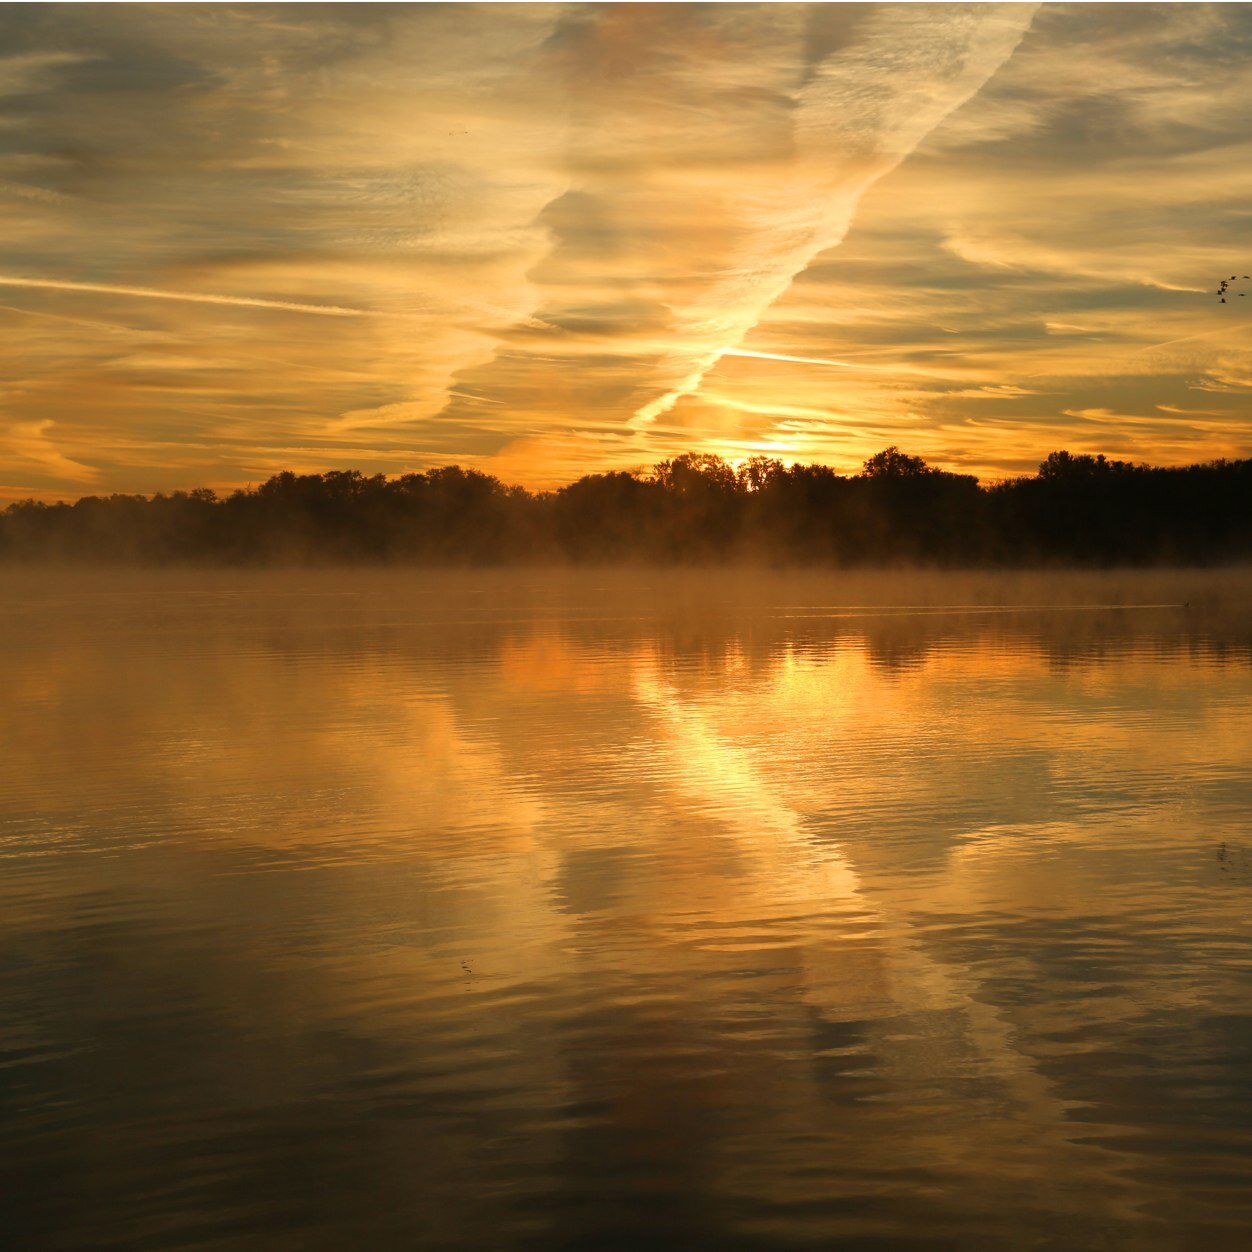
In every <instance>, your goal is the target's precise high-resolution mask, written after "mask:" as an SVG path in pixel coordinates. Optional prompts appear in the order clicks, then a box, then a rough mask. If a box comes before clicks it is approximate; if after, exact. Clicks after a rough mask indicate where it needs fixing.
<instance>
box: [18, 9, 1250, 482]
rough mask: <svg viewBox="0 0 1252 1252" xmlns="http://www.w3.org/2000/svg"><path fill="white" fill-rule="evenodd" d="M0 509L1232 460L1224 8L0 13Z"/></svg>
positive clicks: (1238, 350)
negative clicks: (396, 481) (404, 487)
mask: <svg viewBox="0 0 1252 1252" xmlns="http://www.w3.org/2000/svg"><path fill="white" fill-rule="evenodd" d="M0 31H2V33H3V40H2V41H0V47H2V48H3V49H4V50H5V51H4V53H3V55H0V223H2V225H3V231H2V232H0V239H2V240H3V245H0V248H2V251H3V255H0V288H3V292H2V295H3V303H2V304H0V332H2V335H3V338H2V339H0V343H2V345H3V346H2V347H0V360H2V361H3V365H4V373H3V376H2V378H0V466H2V470H0V496H7V497H16V496H24V495H32V494H33V495H39V496H45V497H56V496H69V497H72V496H74V495H77V494H81V493H82V491H83V490H86V489H90V490H94V491H108V490H127V491H154V490H158V489H169V488H173V487H190V486H196V485H202V484H210V485H215V486H219V487H226V486H233V485H242V484H244V483H248V482H255V481H257V480H259V479H260V478H263V477H265V476H267V475H268V474H270V473H273V472H275V471H276V470H278V469H283V468H293V469H297V470H321V469H327V468H335V467H355V468H361V469H364V470H367V471H370V472H376V471H383V472H388V473H397V472H401V471H405V470H410V469H421V468H425V467H428V466H430V465H436V464H445V463H448V462H453V461H457V462H460V463H462V464H467V465H475V466H478V467H480V468H484V469H487V470H490V471H491V472H495V473H498V474H500V475H501V476H502V477H505V478H506V479H508V480H510V481H520V482H523V483H525V484H526V485H529V486H547V485H552V484H554V483H559V482H563V481H568V480H569V479H570V478H572V477H575V476H577V475H579V474H582V473H586V472H589V471H592V470H600V469H611V468H623V467H632V466H640V465H646V464H649V463H651V462H652V461H654V460H657V459H659V458H661V457H664V456H668V455H672V454H674V453H676V452H679V451H683V450H687V449H693V450H709V451H717V452H720V453H723V454H726V455H730V456H735V455H748V454H750V453H752V452H755V451H761V450H769V451H772V452H774V453H775V454H777V455H782V456H784V457H786V458H788V459H790V458H796V459H801V460H821V461H826V462H829V463H832V464H834V465H835V466H836V467H837V468H839V469H842V470H848V469H851V468H853V467H855V466H856V465H857V464H858V463H859V461H860V460H861V459H863V458H864V457H865V456H866V455H868V454H870V453H872V452H874V451H876V450H877V449H879V448H881V447H883V446H884V445H886V444H888V443H898V444H900V445H901V446H904V447H906V448H907V449H909V450H910V451H912V452H915V453H919V454H921V455H924V456H927V457H929V458H931V459H933V460H935V461H936V462H938V463H940V464H943V465H945V466H946V467H948V468H953V469H962V470H967V471H971V472H976V473H979V474H981V475H983V476H984V477H995V476H998V475H1003V474H1007V473H1015V472H1019V471H1025V470H1030V469H1032V468H1033V467H1034V465H1035V464H1036V463H1037V462H1038V460H1039V459H1041V458H1042V457H1043V456H1044V455H1046V453H1047V452H1049V451H1051V450H1053V449H1054V448H1058V447H1069V448H1072V449H1073V450H1075V451H1093V452H1095V451H1103V452H1106V453H1108V454H1110V455H1115V456H1122V457H1129V458H1131V459H1136V460H1142V459H1147V460H1158V461H1163V462H1177V461H1190V460H1203V459H1208V458H1211V457H1216V456H1239V455H1248V453H1249V451H1250V445H1252V440H1250V439H1249V436H1248V395H1249V388H1250V387H1252V354H1250V346H1252V334H1250V333H1249V328H1250V326H1252V313H1250V312H1249V310H1248V309H1247V308H1245V307H1244V306H1245V305H1247V304H1252V301H1249V300H1242V301H1240V300H1232V301H1231V302H1230V303H1229V304H1227V305H1226V306H1219V305H1218V303H1217V301H1216V299H1215V298H1214V297H1213V295H1212V292H1211V291H1210V288H1211V287H1213V286H1215V285H1216V281H1217V279H1218V277H1219V276H1221V275H1223V274H1229V273H1231V272H1238V273H1243V272H1244V270H1247V269H1249V268H1252V255H1249V252H1248V243H1247V238H1246V229H1245V224H1246V206H1247V204H1248V203H1249V200H1250V199H1252V194H1250V193H1252V162H1249V160H1248V157H1249V156H1250V155H1252V141H1249V140H1248V138H1247V134H1246V117H1247V116H1248V114H1249V111H1250V110H1252V58H1249V57H1248V55H1247V53H1248V51H1249V48H1252V14H1249V12H1248V10H1247V9H1246V7H1244V6H1240V5H1216V6H1183V5H1177V6H1164V7H1151V6H1141V5H1134V4H1131V5H1119V6H1112V7H1106V6H1087V5H1074V6H1068V5H1044V6H1041V7H1036V6H1033V5H1018V4H1006V5H995V4H990V5H943V4H938V5H881V6H876V5H791V4H781V5H754V4H743V5H684V4H674V5H574V4H562V5H544V4H520V5H501V6H492V5H456V6H435V5H429V6H428V5H404V4H401V5H387V6H363V7H358V8H341V7H338V6H317V5H312V6H302V5H290V6H282V7H281V8H280V7H271V6H265V5H252V6H232V7H227V6H219V5H212V4H210V5H197V6H168V7H166V6H162V5H133V6H132V5H126V6H108V7H103V6H90V5H84V6H78V5H56V6H53V5H40V4H34V5H14V6H8V7H6V8H5V9H4V11H3V13H0Z"/></svg>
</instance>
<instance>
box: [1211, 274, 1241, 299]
mask: <svg viewBox="0 0 1252 1252" xmlns="http://www.w3.org/2000/svg"><path fill="white" fill-rule="evenodd" d="M1238 277H1239V275H1238V274H1231V276H1230V277H1229V278H1223V279H1222V280H1221V282H1220V283H1218V284H1217V297H1218V299H1219V300H1220V301H1221V303H1222V304H1225V303H1226V293H1227V292H1230V294H1231V295H1232V296H1236V295H1237V296H1245V295H1247V292H1245V291H1230V284H1231V283H1233V282H1234V281H1235V280H1236V279H1237V278H1238ZM1247 277H1248V275H1247V274H1245V275H1244V278H1247Z"/></svg>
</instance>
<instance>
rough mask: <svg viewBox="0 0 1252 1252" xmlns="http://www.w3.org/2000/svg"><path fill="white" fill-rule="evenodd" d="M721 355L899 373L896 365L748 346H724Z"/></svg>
mask: <svg viewBox="0 0 1252 1252" xmlns="http://www.w3.org/2000/svg"><path fill="white" fill-rule="evenodd" d="M718 355H719V356H742V357H750V358H751V359H752V360H754V361H790V362H792V363H793V364H795V365H830V366H833V367H834V368H836V369H842V370H887V371H889V372H891V373H897V372H898V370H897V369H896V367H895V366H894V365H870V364H868V363H867V362H864V361H840V360H838V359H837V358H835V357H821V356H788V355H787V354H786V353H783V352H751V351H749V350H748V349H747V348H723V349H722V351H721V352H720V353H719V354H718Z"/></svg>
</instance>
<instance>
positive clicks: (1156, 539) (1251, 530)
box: [0, 447, 1252, 567]
mask: <svg viewBox="0 0 1252 1252" xmlns="http://www.w3.org/2000/svg"><path fill="white" fill-rule="evenodd" d="M1250 557H1252V459H1246V460H1234V461H1228V460H1219V461H1212V462H1208V463H1205V464H1197V465H1188V466H1181V467H1153V466H1149V465H1140V464H1132V463H1130V462H1126V461H1119V460H1110V459H1107V458H1105V457H1104V456H1089V455H1073V454H1071V453H1069V452H1053V453H1051V454H1050V455H1049V456H1048V457H1047V458H1046V459H1045V460H1044V461H1043V462H1042V464H1041V465H1040V466H1039V470H1038V472H1037V473H1036V474H1033V475H1029V476H1023V477H1018V478H1012V479H1008V480H1005V481H1001V482H996V483H993V484H989V485H982V484H980V483H979V482H978V480H977V479H976V478H974V477H973V476H971V475H965V474H954V473H949V472H947V471H944V470H940V469H937V468H935V467H933V466H930V465H928V464H927V463H926V462H925V461H924V460H922V459H921V458H920V457H915V456H909V455H907V454H906V453H904V452H901V451H900V449H898V448H895V447H891V448H887V449H885V450H884V451H882V452H879V453H877V454H876V455H875V456H872V457H870V458H869V459H868V460H867V461H866V462H865V463H864V465H863V466H862V467H861V469H860V470H859V472H857V473H854V474H849V475H840V474H838V473H836V472H835V471H834V470H833V469H831V468H830V467H828V466H825V465H815V464H810V465H800V464H793V465H784V464H783V463H782V462H781V461H778V460H775V459H772V458H767V457H753V458H752V459H750V460H748V461H746V462H744V463H743V464H742V465H739V466H737V467H735V466H732V465H730V464H728V463H727V462H726V461H724V460H722V459H721V458H719V457H716V456H711V455H708V454H705V453H686V454H684V455H682V456H677V457H674V458H672V459H670V460H666V461H661V462H660V463H658V464H657V465H655V466H653V467H652V469H651V470H650V471H646V472H615V473H605V474H590V475H587V476H585V477H583V478H580V479H578V480H577V481H576V482H573V483H570V484H569V485H567V486H565V487H562V488H560V489H558V490H555V491H541V492H530V491H527V490H525V489H523V488H521V487H516V486H507V485H505V484H503V483H501V482H500V481H499V480H498V479H496V478H493V477H492V476H490V475H488V474H484V473H481V472H479V471H477V470H472V469H463V468H461V467H459V466H455V465H450V466H445V467H442V468H439V469H431V470H427V471H426V472H424V473H410V474H403V475H400V476H398V477H394V478H387V477H385V476H384V475H382V474H375V475H366V474H363V473H361V472H359V471H356V470H332V471H329V472H327V473H323V474H296V473H291V472H285V473H281V474H276V475H274V476H273V477H272V478H270V479H269V480H268V481H267V482H264V483H262V484H261V485H260V486H258V487H252V488H247V489H243V490H238V491H234V492H231V493H230V494H226V495H221V496H219V495H218V494H217V493H215V492H214V491H211V490H209V489H207V488H204V489H199V490H194V491H174V492H170V493H168V494H167V493H158V494H156V495H153V496H150V497H149V496H142V495H118V494H115V495H109V496H87V497H84V498H83V499H80V500H78V501H77V502H75V503H73V504H69V503H55V504H48V503H42V502H39V501H35V500H24V501H19V502H17V503H14V504H11V505H9V506H8V507H7V508H6V509H5V510H4V511H3V512H0V560H3V561H7V562H23V563H70V564H85V563H90V564H100V563H119V564H120V563H125V564H146V565H153V564H155V565H161V564H216V565H236V564H238V565H258V564H271V565H282V564H286V565H290V564H325V565H331V564H340V565H341V564H361V563H372V564H409V565H459V564H468V565H506V564H550V563H574V564H624V563H625V564H629V563H645V562H646V563H660V564H721V563H731V562H736V563H758V564H767V565H827V566H898V565H922V566H953V567H956V566H964V567H970V566H1003V567H1009V566H1061V565H1065V566H1114V565H1120V566H1125V565H1154V564H1155V565H1215V564H1222V563H1229V562H1236V561H1243V560H1247V559H1248V558H1250Z"/></svg>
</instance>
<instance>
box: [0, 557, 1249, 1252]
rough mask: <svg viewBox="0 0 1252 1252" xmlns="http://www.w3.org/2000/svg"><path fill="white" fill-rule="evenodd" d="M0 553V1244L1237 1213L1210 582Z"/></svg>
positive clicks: (1232, 781) (883, 1226) (1234, 593)
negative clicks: (82, 560) (154, 562)
mask: <svg viewBox="0 0 1252 1252" xmlns="http://www.w3.org/2000/svg"><path fill="white" fill-rule="evenodd" d="M0 588H2V589H3V592H4V594H3V597H2V598H0V691H3V693H4V696H3V700H2V701H0V742H2V744H3V749H4V751H3V755H2V756H0V1130H2V1133H0V1216H2V1219H3V1230H4V1232H5V1233H4V1240H3V1241H4V1243H5V1246H6V1247H7V1248H38V1249H46V1248H57V1249H77V1248H126V1249H165V1248H197V1249H219V1248H231V1249H235V1248H257V1249H266V1250H267V1252H268V1250H271V1249H301V1250H306V1249H346V1248H487V1249H499V1248H513V1247H519V1248H532V1247H533V1248H545V1249H546V1248H588V1249H616V1248H656V1247H673V1248H695V1247H710V1248H718V1249H738V1248H745V1249H772V1248H780V1249H781V1248H797V1247H802V1248H803V1247H812V1248H831V1247H846V1248H856V1249H860V1248H866V1249H869V1248H882V1249H894V1248H901V1249H911V1248H918V1249H921V1248H927V1249H932V1248H933V1249H954V1250H955V1249H961V1250H967V1249H983V1248H986V1249H1001V1248H1002V1249H1021V1248H1055V1249H1079V1248H1117V1249H1121V1248H1126V1249H1136V1250H1138V1249H1175V1248H1176V1249H1183V1248H1194V1247H1206V1248H1231V1249H1234V1248H1243V1247H1246V1246H1247V1242H1248V1233H1247V1232H1248V1229H1249V1223H1252V578H1250V577H1249V576H1248V574H1246V573H1234V572H1223V571H1209V572H1190V573H1170V572H1159V573H1151V574H1118V573H1109V574H1067V575H1056V576H1052V577H1047V578H1045V577H1042V576H1036V575H1002V576H998V577H996V576H992V575H941V574H921V573H919V574H911V575H891V574H869V573H865V574H829V573H826V574H805V573H800V572H796V573H778V574H748V573H741V572H734V571H727V572H720V573H719V572H708V571H705V572H698V573H684V572H682V571H647V570H643V571H615V572H607V573H606V572H601V571H583V572H576V573H554V572H521V571H513V572H468V571H465V572H445V573H423V572H419V571H395V572H386V571H356V572H333V571H303V572H299V571H290V572H279V573H274V572H256V571H254V572H243V573H239V572H227V571H219V572H210V573H192V572H179V571H169V572H164V573H151V574H147V573H140V572H118V573H109V572H107V571H99V572H80V573H72V574H56V573H51V572H15V571H11V570H10V571H5V572H0ZM1184 606H1185V607H1184Z"/></svg>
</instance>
